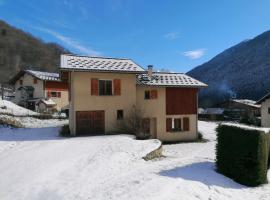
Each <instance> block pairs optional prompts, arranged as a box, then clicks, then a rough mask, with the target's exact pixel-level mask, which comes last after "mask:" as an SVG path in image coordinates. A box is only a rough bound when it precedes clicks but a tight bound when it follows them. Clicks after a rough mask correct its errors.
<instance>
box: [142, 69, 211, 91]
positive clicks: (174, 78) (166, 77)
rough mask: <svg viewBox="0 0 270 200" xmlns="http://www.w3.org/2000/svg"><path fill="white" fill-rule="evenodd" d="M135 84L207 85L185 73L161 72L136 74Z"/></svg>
mask: <svg viewBox="0 0 270 200" xmlns="http://www.w3.org/2000/svg"><path fill="white" fill-rule="evenodd" d="M137 85H143V86H164V87H193V88H200V87H207V85H206V84H204V83H202V82H200V81H198V80H196V79H194V78H192V77H190V76H188V75H186V74H181V73H163V72H153V74H152V76H151V77H150V76H149V75H148V74H140V75H137Z"/></svg>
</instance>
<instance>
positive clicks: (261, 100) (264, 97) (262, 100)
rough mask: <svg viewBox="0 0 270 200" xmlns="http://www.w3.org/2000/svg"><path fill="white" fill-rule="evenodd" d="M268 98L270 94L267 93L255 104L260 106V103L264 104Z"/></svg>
mask: <svg viewBox="0 0 270 200" xmlns="http://www.w3.org/2000/svg"><path fill="white" fill-rule="evenodd" d="M269 98H270V92H269V93H267V94H266V95H265V96H263V97H262V98H261V99H260V100H259V101H257V102H256V104H261V103H262V102H264V101H265V100H266V99H269Z"/></svg>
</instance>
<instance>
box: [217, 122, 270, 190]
mask: <svg viewBox="0 0 270 200" xmlns="http://www.w3.org/2000/svg"><path fill="white" fill-rule="evenodd" d="M269 144H270V134H266V133H265V132H264V131H261V130H256V129H254V130H253V129H243V128H239V127H235V126H229V125H219V126H218V128H217V145H216V168H217V171H218V172H219V173H221V174H223V175H225V176H227V177H230V178H232V179H233V180H234V181H236V182H238V183H240V184H243V185H246V186H258V185H260V184H264V183H267V170H268V167H269V163H268V162H269V149H270V148H269Z"/></svg>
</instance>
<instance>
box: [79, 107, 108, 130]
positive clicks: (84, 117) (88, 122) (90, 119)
mask: <svg viewBox="0 0 270 200" xmlns="http://www.w3.org/2000/svg"><path fill="white" fill-rule="evenodd" d="M104 132H105V115H104V111H103V110H101V111H77V112H76V133H77V134H78V135H98V134H104Z"/></svg>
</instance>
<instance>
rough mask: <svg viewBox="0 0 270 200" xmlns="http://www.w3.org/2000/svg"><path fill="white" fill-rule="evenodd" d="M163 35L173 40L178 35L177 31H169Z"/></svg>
mask: <svg viewBox="0 0 270 200" xmlns="http://www.w3.org/2000/svg"><path fill="white" fill-rule="evenodd" d="M164 37H165V38H166V39H168V40H175V39H177V38H179V37H180V35H179V33H178V32H169V33H167V34H165V35H164Z"/></svg>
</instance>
